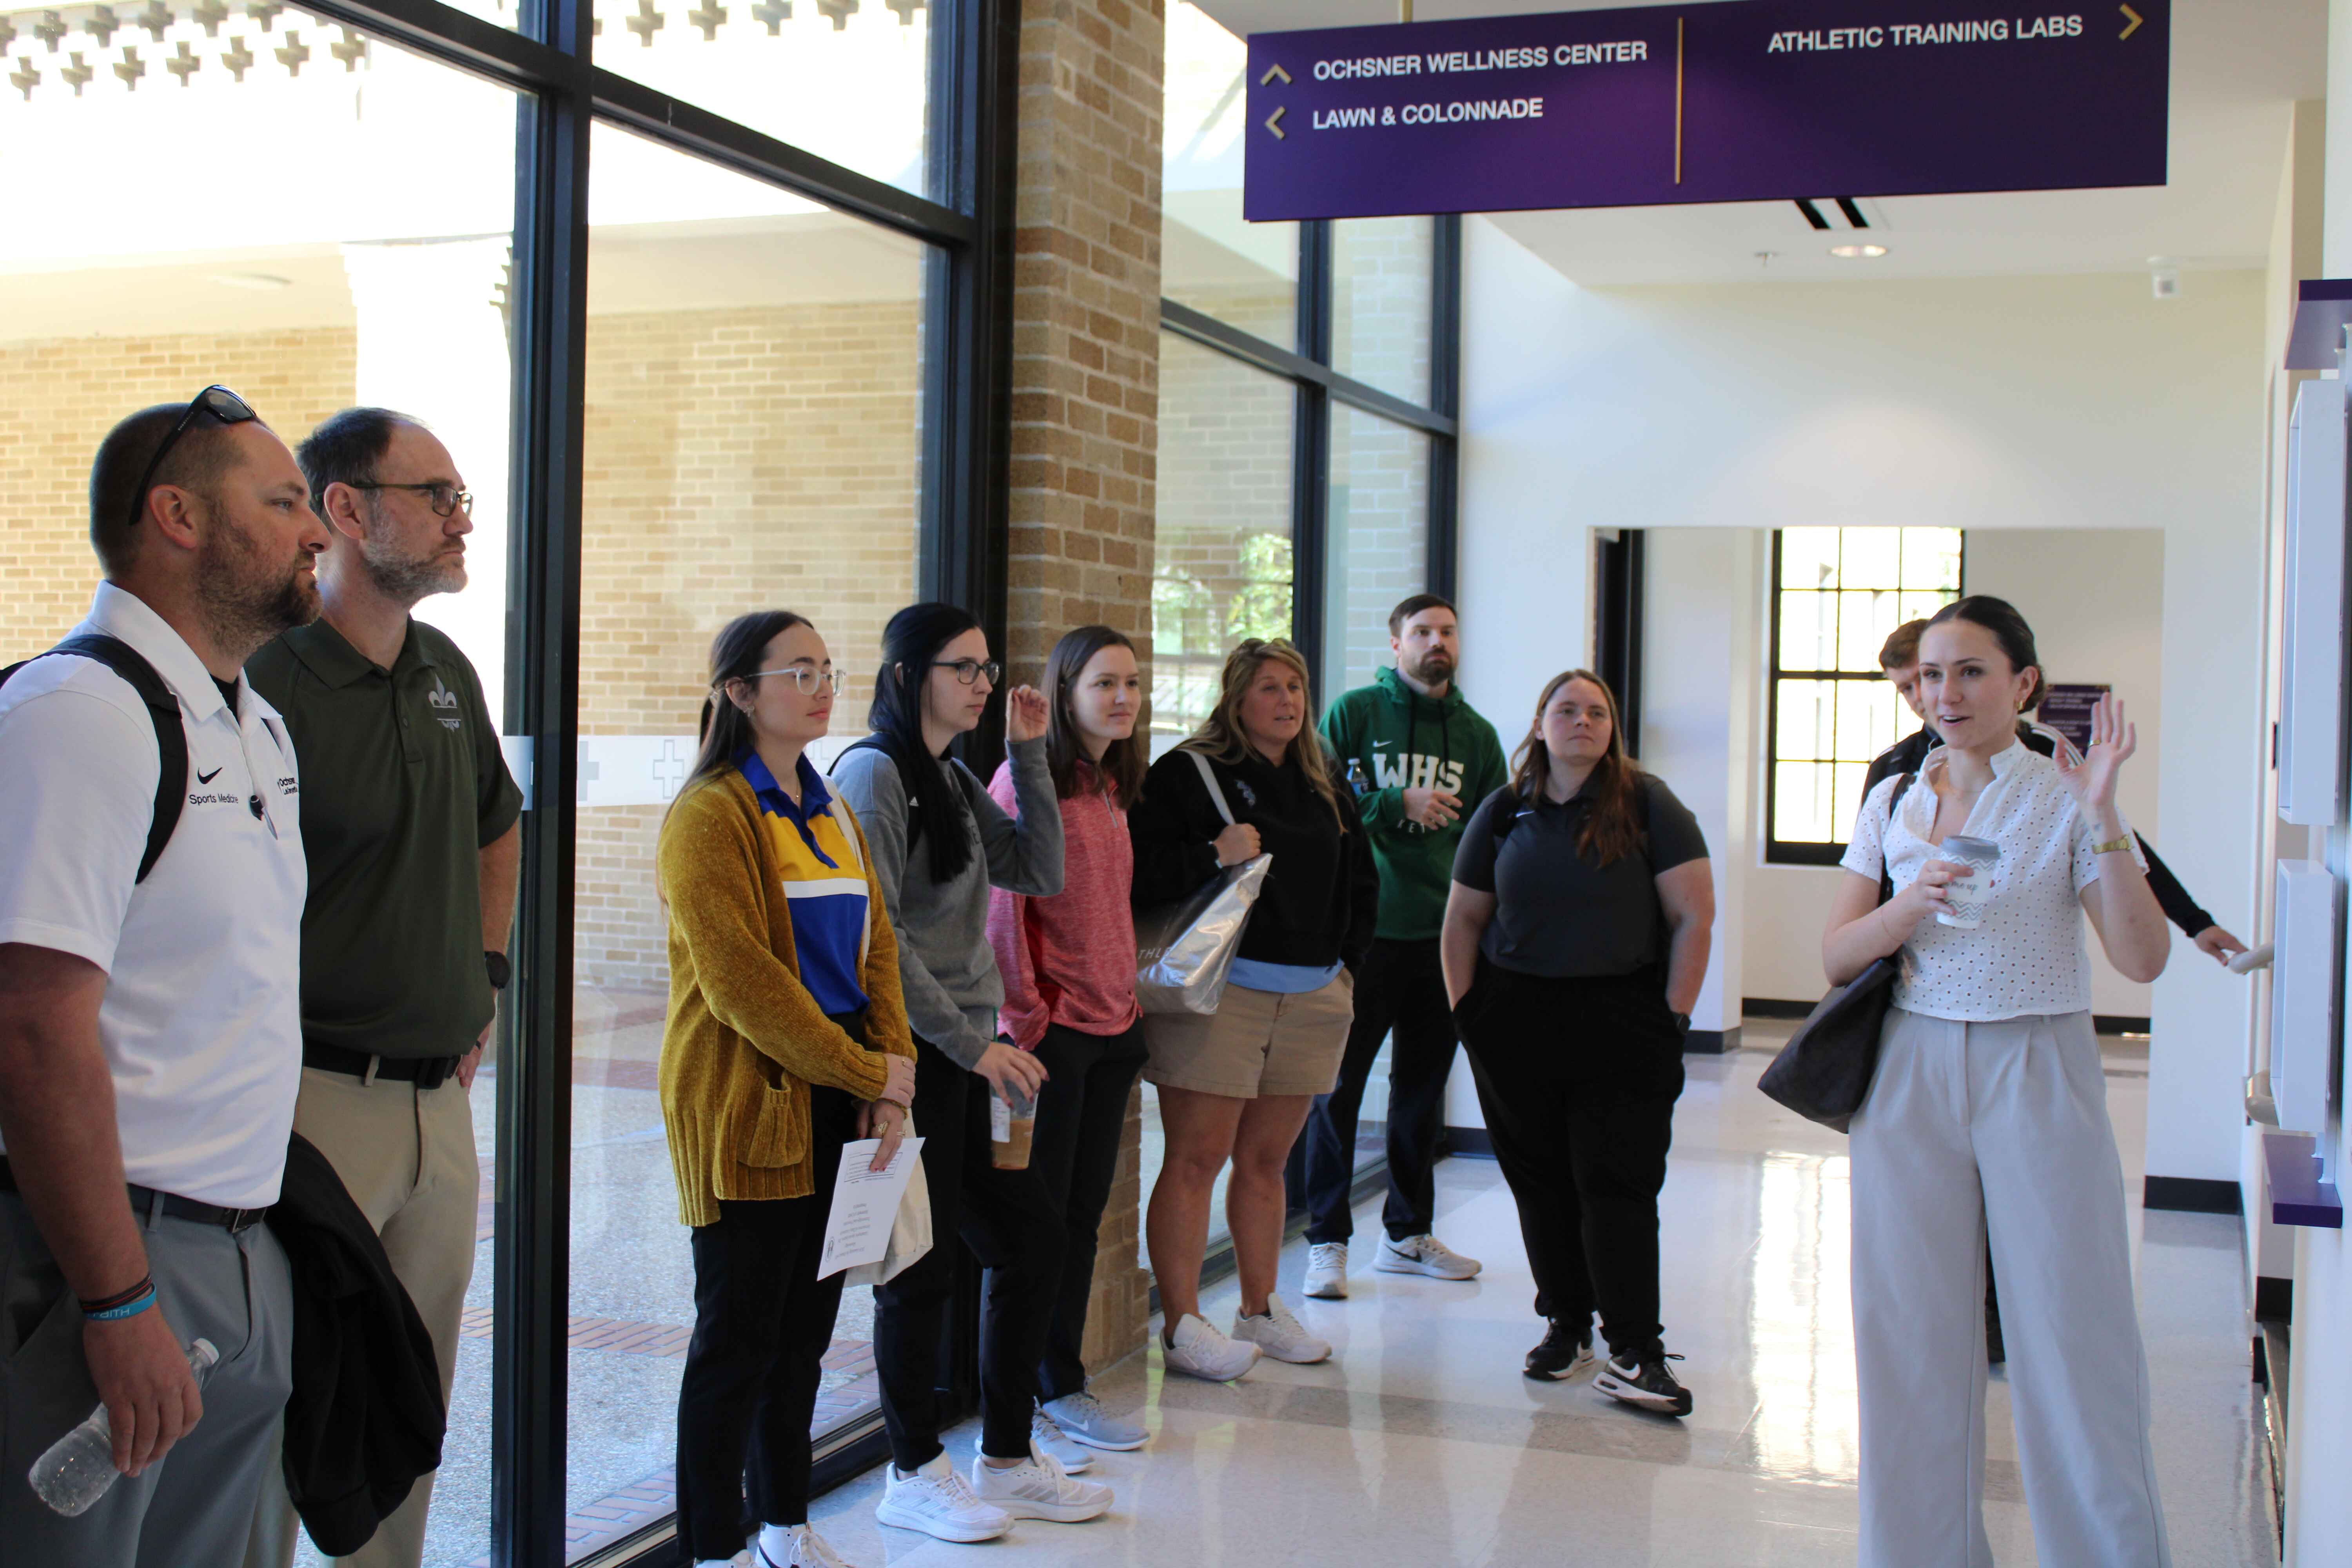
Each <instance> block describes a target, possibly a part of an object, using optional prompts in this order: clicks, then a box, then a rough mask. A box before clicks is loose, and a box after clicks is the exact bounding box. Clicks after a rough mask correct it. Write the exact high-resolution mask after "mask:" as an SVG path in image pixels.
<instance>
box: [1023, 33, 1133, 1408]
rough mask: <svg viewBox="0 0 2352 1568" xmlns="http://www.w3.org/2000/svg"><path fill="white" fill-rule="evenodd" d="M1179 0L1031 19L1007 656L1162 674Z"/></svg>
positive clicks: (1129, 1186)
mask: <svg viewBox="0 0 2352 1568" xmlns="http://www.w3.org/2000/svg"><path fill="white" fill-rule="evenodd" d="M1166 49H1167V18H1166V14H1165V10H1164V7H1163V6H1162V5H1161V4H1160V0H1149V3H1145V4H1134V3H1130V0H1024V5H1023V6H1022V25H1021V86H1020V108H1019V119H1020V146H1019V158H1020V172H1019V184H1018V191H1017V194H1016V196H1015V201H1016V225H1017V230H1016V237H1015V247H1016V259H1015V264H1014V265H1015V271H1014V279H1013V290H1014V299H1013V447H1012V459H1013V490H1012V498H1011V513H1012V528H1011V540H1010V562H1009V576H1010V579H1011V583H1012V593H1011V599H1010V604H1009V605H1008V610H1009V614H1008V616H1007V623H1008V626H1009V628H1010V629H1009V637H1010V642H1011V646H1010V647H1009V648H1008V650H1007V657H1008V658H1009V659H1010V661H1011V663H1012V667H1013V671H1014V674H1015V675H1016V677H1017V678H1019V679H1034V678H1035V676H1036V674H1037V672H1038V669H1039V667H1040V664H1041V663H1042V660H1043V658H1044V655H1045V652H1046V650H1047V649H1048V648H1050V647H1052V646H1053V642H1054V639H1055V637H1059V636H1060V635H1061V633H1062V632H1063V631H1065V630H1066V629H1067V628H1069V627H1070V626H1076V625H1080V624H1083V623H1086V622H1089V621H1100V622H1104V623H1106V624H1108V625H1110V626H1117V627H1118V628H1119V629H1120V630H1122V631H1124V632H1126V633H1128V634H1129V636H1131V637H1134V638H1135V639H1136V644H1137V647H1138V648H1139V650H1140V651H1141V652H1142V653H1143V654H1144V656H1145V658H1146V659H1147V660H1148V659H1149V658H1150V648H1151V642H1150V633H1151V574H1152V564H1151V560H1152V542H1153V514H1154V509H1155V506H1156V504H1157V479H1158V468H1157V465H1158V434H1157V429H1156V422H1157V419H1158V416H1159V393H1160V111H1161V98H1160V93H1161V89H1160V81H1161V65H1162V62H1163V60H1164V58H1165V56H1166ZM1140 1103H1141V1101H1140V1098H1139V1097H1138V1098H1137V1099H1136V1100H1133V1101H1131V1102H1130V1104H1129V1112H1128V1128H1127V1136H1126V1139H1125V1146H1124V1148H1123V1149H1122V1151H1121V1153H1120V1156H1119V1171H1118V1179H1117V1182H1116V1184H1114V1186H1113V1187H1112V1190H1111V1198H1110V1205H1109V1207H1108V1209H1107V1210H1106V1212H1105V1214H1104V1216H1103V1227H1102V1236H1101V1253H1100V1256H1099V1258H1098V1260H1097V1264H1096V1268H1095V1282H1094V1300H1093V1305H1092V1308H1091V1310H1090V1311H1089V1314H1088V1317H1087V1341H1086V1356H1087V1363H1088V1364H1089V1365H1093V1366H1099V1365H1102V1364H1104V1363H1108V1362H1111V1361H1115V1360H1117V1359H1118V1357H1120V1356H1122V1355H1125V1354H1127V1353H1128V1352H1130V1351H1133V1350H1136V1349H1138V1348H1139V1347H1140V1346H1141V1345H1142V1343H1143V1340H1144V1334H1145V1325H1146V1322H1147V1320H1148V1318H1149V1297H1148V1294H1147V1289H1148V1285H1149V1278H1148V1277H1147V1276H1146V1275H1145V1274H1144V1273H1143V1271H1142V1270H1141V1269H1140V1268H1137V1267H1136V1260H1137V1258H1138V1257H1139V1252H1140V1247H1139V1235H1138V1220H1139V1214H1140V1199H1141V1192H1140V1184H1141V1177H1140V1173H1139V1165H1138V1161H1137V1151H1138V1149H1139V1145H1140V1142H1141V1130H1142V1121H1141V1115H1140V1111H1139V1106H1140Z"/></svg>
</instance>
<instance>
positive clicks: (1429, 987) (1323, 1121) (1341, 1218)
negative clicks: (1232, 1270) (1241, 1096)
mask: <svg viewBox="0 0 2352 1568" xmlns="http://www.w3.org/2000/svg"><path fill="white" fill-rule="evenodd" d="M1389 647H1391V649H1392V650H1394V652H1395V654H1396V668H1393V669H1383V670H1381V672H1380V678H1379V679H1377V680H1376V681H1374V682H1373V683H1372V684H1371V685H1370V686H1362V687H1358V688H1357V689H1355V690H1353V691H1349V692H1346V693H1343V694H1342V695H1341V696H1340V697H1339V700H1337V701H1335V702H1333V703H1332V704H1331V706H1330V709H1329V710H1328V711H1327V712H1326V713H1325V714H1324V716H1323V739H1324V740H1325V742H1328V744H1329V746H1330V748H1331V752H1332V754H1333V755H1334V756H1335V757H1336V758H1337V759H1338V760H1339V767H1340V769H1341V771H1342V772H1344V773H1346V774H1347V775H1348V780H1349V784H1352V785H1353V786H1354V787H1355V790H1356V795H1357V797H1358V804H1359V805H1360V809H1361V811H1362V814H1363V819H1364V828H1365V831H1366V832H1367V833H1368V834H1369V835H1370V838H1371V845H1372V858H1373V859H1374V860H1375V861H1376V862H1377V863H1378V864H1379V866H1380V872H1381V918H1380V928H1379V932H1378V938H1377V940H1376V941H1375V942H1373V943H1372V952H1371V956H1370V958H1368V959H1366V960H1365V962H1364V963H1363V964H1362V965H1361V966H1360V968H1359V969H1358V971H1357V973H1356V1021H1355V1023H1354V1025H1353V1026H1351V1027H1350V1028H1349V1033H1348V1054H1347V1057H1346V1059H1345V1060H1344V1061H1343V1062H1342V1063H1341V1064H1340V1068H1339V1085H1338V1087H1337V1088H1335V1089H1332V1091H1331V1092H1330V1093H1328V1094H1325V1095H1318V1096H1317V1097H1316V1100H1315V1109H1314V1110H1313V1111H1312V1112H1311V1113H1310V1114H1309V1115H1308V1116H1307V1213H1308V1215H1309V1223H1308V1225H1307V1241H1308V1243H1309V1247H1308V1259H1307V1295H1309V1296H1318V1297H1321V1298H1322V1299H1324V1300H1339V1299H1341V1298H1343V1297H1345V1296H1346V1295H1347V1294H1348V1239H1349V1237H1350V1236H1351V1235H1353V1234H1354V1231H1355V1216H1354V1215H1353V1214H1352V1213H1351V1212H1350V1211H1349V1203H1348V1195H1349V1187H1350V1186H1351V1185H1352V1184H1353V1182H1354V1179H1355V1174H1356V1114H1357V1111H1358V1110H1359V1109H1360V1107H1361V1105H1362V1103H1363V1099H1364V1081H1365V1079H1368V1078H1370V1076H1371V1070H1372V1058H1374V1057H1376V1056H1378V1055H1379V1054H1380V1049H1381V1039H1382V1038H1383V1037H1386V1036H1387V1035H1388V1034H1389V1032H1390V1030H1391V1028H1393V1029H1394V1030H1395V1035H1396V1038H1395V1044H1394V1047H1393V1048H1392V1049H1391V1052H1390V1056H1389V1110H1388V1145H1389V1195H1388V1203H1387V1205H1386V1207H1385V1209H1384V1210H1383V1212H1382V1215H1381V1219H1382V1222H1383V1226H1384V1228H1385V1229H1386V1231H1387V1235H1386V1236H1385V1237H1382V1239H1381V1248H1380V1256H1379V1257H1378V1258H1375V1259H1374V1260H1373V1264H1372V1267H1373V1268H1379V1269H1384V1270H1386V1271H1387V1272H1389V1273H1392V1274H1422V1275H1427V1276H1429V1277H1430V1278H1432V1279H1471V1278H1473V1277H1474V1276H1475V1275H1476V1274H1477V1272H1478V1269H1479V1264H1478V1262H1477V1260H1476V1259H1475V1258H1465V1257H1463V1256H1462V1255H1461V1254H1459V1253H1457V1252H1454V1250H1453V1249H1451V1248H1450V1247H1446V1246H1445V1244H1444V1243H1443V1242H1441V1241H1439V1240H1438V1239H1437V1237H1434V1236H1433V1235H1432V1234H1430V1232H1431V1229H1432V1224H1433V1213H1432V1211H1433V1208H1434V1207H1435V1204H1436V1188H1435V1180H1434V1177H1433V1173H1432V1168H1433V1166H1434V1165H1435V1164H1436V1163H1437V1140H1438V1136H1439V1134H1440V1133H1441V1132H1442V1131H1444V1125H1445V1079H1446V1077H1447V1075H1448V1074H1450V1073H1451V1072H1452V1071H1453V1069H1454V1044H1455V1040H1454V1015H1453V1012H1452V1010H1451V1009H1450V1008H1448V1007H1447V1006H1446V1004H1445V977H1444V973H1443V972H1442V971H1441V970H1440V969H1439V967H1438V962H1437V933H1438V930H1439V928H1440V927H1441V926H1442V925H1444V920H1445V895H1446V891H1447V887H1448V884H1449V883H1450V882H1451V881H1452V880H1453V876H1454V845H1455V843H1456V842H1457V841H1459V840H1460V838H1461V837H1462V824H1463V821H1464V819H1465V818H1466V817H1467V816H1469V814H1470V811H1471V809H1472V808H1473V807H1474V806H1475V805H1477V804H1478V803H1479V802H1480V801H1482V800H1484V799H1486V796H1487V795H1490V794H1492V793H1493V792H1494V791H1496V790H1497V789H1499V788H1501V787H1502V785H1503V783H1504V779H1505V771H1504V763H1503V747H1502V743H1501V742H1499V741H1498V740H1496V737H1495V727H1494V726H1493V725H1492V724H1489V723H1487V722H1486V720H1484V719H1482V718H1480V717H1479V716H1478V715H1477V713H1476V712H1475V711H1474V710H1472V709H1471V707H1470V705H1469V704H1468V703H1467V702H1465V701H1464V700H1462V693H1461V692H1460V691H1459V690H1458V689H1456V688H1455V686H1454V670H1455V667H1456V665H1457V664H1458V663H1459V661H1460V655H1461V630H1460V627H1459V626H1458V624H1457V623H1456V621H1455V619H1454V606H1453V605H1450V604H1448V603H1446V602H1445V601H1444V599H1441V598H1439V597H1438V596H1437V595H1434V594H1415V595H1413V596H1412V597H1411V598H1409V599H1407V600H1405V601H1404V602H1403V603H1402V604H1401V605H1398V606H1397V607H1396V608H1395V609H1393V610H1391V611H1390V612H1389Z"/></svg>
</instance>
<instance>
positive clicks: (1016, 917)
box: [988, 626, 1147, 1467]
mask: <svg viewBox="0 0 2352 1568" xmlns="http://www.w3.org/2000/svg"><path fill="white" fill-rule="evenodd" d="M1045 703H1046V708H1047V710H1048V714H1049V717H1048V720H1047V728H1046V731H1045V754H1046V758H1047V761H1048V763H1049V764H1050V765H1051V767H1052V769H1053V774H1054V793H1055V795H1057V796H1058V797H1059V799H1060V805H1061V809H1062V841H1063V879H1062V890H1061V891H1060V892H1058V893H1056V894H1055V895H1053V896H1052V897H1051V898H1030V897H1024V896H1023V895H1021V894H1018V893H1009V892H1006V891H1004V890H1003V889H992V890H991V891H990V894H989V904H988V941H989V945H990V946H991V947H992V948H993V949H995V952H996V967H997V971H998V973H1001V974H1003V977H1004V1006H1003V1014H1002V1016H1001V1019H1000V1023H1001V1026H1002V1027H1003V1031H1004V1033H1005V1034H1007V1035H1009V1036H1011V1037H1012V1038H1013V1044H1015V1045H1016V1046H1019V1047H1021V1048H1022V1049H1023V1050H1025V1051H1034V1052H1035V1053H1036V1055H1037V1058H1038V1060H1039V1061H1040V1062H1041V1063H1043V1064H1044V1065H1045V1070H1046V1072H1047V1073H1048V1074H1049V1075H1050V1076H1049V1077H1047V1079H1045V1087H1044V1088H1043V1089H1040V1090H1039V1091H1038V1095H1037V1130H1036V1133H1035V1135H1034V1140H1033V1142H1032V1143H1031V1152H1030V1156H1029V1163H1030V1168H1031V1169H1033V1170H1034V1171H1035V1172H1037V1173H1038V1175H1039V1177H1040V1178H1041V1179H1042V1181H1043V1182H1044V1184H1045V1189H1046V1191H1047V1192H1048V1193H1050V1194H1052V1196H1053V1198H1054V1200H1055V1203H1056V1204H1057V1205H1059V1206H1060V1208H1061V1210H1062V1215H1063V1219H1064V1223H1065V1225H1066V1227H1067V1232H1068V1243H1067V1250H1066V1252H1065V1253H1064V1255H1063V1265H1062V1283H1061V1289H1060V1296H1059V1300H1057V1302H1056V1303H1055V1309H1054V1321H1053V1327H1052V1330H1051V1332H1050V1333H1049V1335H1048V1337H1047V1339H1046V1342H1045V1360H1044V1362H1043V1363H1040V1365H1039V1366H1038V1369H1037V1396H1038V1399H1039V1401H1040V1402H1041V1404H1042V1405H1043V1407H1044V1411H1045V1417H1046V1419H1045V1421H1044V1422H1041V1423H1040V1424H1039V1427H1038V1436H1039V1440H1040V1441H1041V1442H1043V1443H1045V1444H1046V1445H1047V1446H1048V1447H1052V1448H1054V1449H1055V1458H1059V1459H1061V1460H1062V1461H1063V1463H1064V1464H1065V1466H1066V1467H1067V1466H1070V1464H1071V1462H1072V1461H1073V1460H1074V1459H1075V1460H1077V1461H1080V1462H1081V1463H1082V1462H1083V1461H1084V1459H1085V1457H1086V1455H1085V1450H1086V1448H1087V1447H1094V1448H1111V1449H1130V1448H1140V1447H1143V1444H1144V1441H1145V1438H1146V1436H1147V1434H1146V1433H1145V1431H1144V1429H1143V1428H1142V1427H1141V1426H1137V1425H1136V1424H1135V1423H1134V1422H1132V1421H1128V1420H1122V1419H1120V1418H1119V1417H1118V1416H1115V1415H1112V1414H1111V1413H1110V1412H1109V1411H1108V1410H1106V1409H1105V1408H1104V1407H1103V1405H1102V1404H1101V1403H1100V1402H1099V1401H1098V1400H1097V1399H1096V1398H1095V1396H1094V1395H1093V1394H1089V1393H1087V1373H1086V1365H1085V1363H1084V1362H1083V1361H1081V1360H1080V1358H1079V1351H1078V1347H1079V1345H1080V1344H1081V1342H1083V1341H1084V1340H1085V1338H1086V1329H1087V1297H1088V1295H1089V1294H1090V1292H1091V1291H1092V1289H1093V1285H1094V1270H1095V1236H1096V1233H1097V1230H1098V1229H1099V1228H1100V1227H1101V1225H1102V1215H1103V1205H1105V1204H1106V1203H1108V1201H1109V1198H1110V1186H1111V1179H1112V1176H1113V1174H1114V1173H1116V1171H1117V1169H1118V1143H1119V1132H1120V1130H1121V1129H1122V1128H1123V1127H1124V1126H1125V1125H1126V1121H1127V1102H1128V1099H1129V1095H1130V1094H1131V1093H1132V1092H1133V1090H1134V1089H1135V1080H1136V1077H1137V1075H1138V1074H1139V1072H1141V1070H1142V1068H1143V1060H1144V1047H1143V1026H1142V1019H1143V1011H1142V1009H1141V1008H1140V1007H1139V1006H1138V1005H1136V1000H1135V920H1134V916H1133V914H1132V912H1131V911H1130V910H1129V904H1128V892H1129V886H1130V884H1131V883H1132V882H1133V880H1134V871H1135V856H1134V852H1133V850H1132V849H1131V848H1130V847H1129V844H1128V837H1127V808H1128V807H1129V806H1130V805H1133V804H1134V803H1135V801H1136V798H1137V797H1138V795H1140V793H1141V791H1142V787H1143V773H1144V764H1145V762H1146V757H1145V753H1144V742H1143V740H1142V738H1141V737H1140V736H1139V735H1137V734H1136V732H1135V726H1136V721H1137V720H1138V719H1139V717H1140V716H1141V714H1142V711H1143V679H1142V676H1141V674H1140V672H1139V669H1138V667H1137V664H1136V658H1135V647H1134V645H1133V644H1131V643H1129V641H1128V639H1127V638H1126V637H1123V636H1121V635H1120V634H1119V633H1118V632H1116V631H1113V630H1112V629H1111V628H1110V627H1108V626H1080V627H1078V628H1077V629H1076V631H1073V632H1071V633H1069V634H1068V635H1067V636H1066V637H1063V638H1062V640H1061V641H1060V642H1057V643H1055V645H1054V651H1053V654H1052V655H1051V657H1050V658H1048V659H1047V661H1046V669H1045ZM989 793H990V794H991V795H993V796H995V798H996V802H997V804H998V805H1002V806H1003V808H1004V809H1005V810H1006V811H1008V812H1014V813H1016V814H1017V811H1018V803H1017V801H1016V800H1015V798H1014V795H1013V775H1012V773H1011V772H1010V771H1009V768H999V769H998V770H997V773H996V778H995V780H994V781H993V782H992V784H990V785H989ZM1057 1436H1058V1438H1059V1439H1060V1441H1058V1442H1056V1441H1055V1438H1056V1437H1057ZM1073 1445H1083V1446H1084V1447H1075V1446H1073Z"/></svg>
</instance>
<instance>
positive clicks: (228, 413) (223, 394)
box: [130, 385, 261, 528]
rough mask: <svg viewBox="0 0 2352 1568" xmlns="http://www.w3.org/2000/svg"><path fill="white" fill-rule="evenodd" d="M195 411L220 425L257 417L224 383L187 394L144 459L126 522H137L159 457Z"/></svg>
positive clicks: (160, 464)
mask: <svg viewBox="0 0 2352 1568" xmlns="http://www.w3.org/2000/svg"><path fill="white" fill-rule="evenodd" d="M199 414H209V415H211V416H213V417H214V418H215V419H217V420H219V421H220V422H221V423H222V424H224V425H242V424H244V423H246V421H247V420H249V419H258V418H260V417H261V416H260V415H258V414H256V413H255V412H254V411H253V405H251V404H250V403H247V401H246V400H245V399H244V398H242V397H239V396H238V395H236V393H234V392H231V391H230V390H229V389H228V388H227V387H226V386H220V385H213V386H207V387H205V389H204V390H203V391H202V392H199V393H197V394H196V395H195V396H194V397H192V398H190V399H189V400H188V406H187V408H186V409H185V410H184V411H183V412H182V414H181V415H180V420H179V423H178V424H176V425H174V426H172V433H171V434H170V435H169V436H166V437H163V445H162V446H160V447H156V448H155V455H154V456H153V457H152V458H149V459H148V460H147V471H146V472H145V473H143V474H142V475H140V476H139V488H138V489H134V490H132V491H131V518H130V526H131V527H133V528H136V527H138V526H139V520H140V518H141V517H142V516H143V515H145V513H146V510H147V492H148V490H149V489H151V488H152V487H153V485H154V483H155V475H156V474H157V472H158V471H160V470H161V469H162V468H163V459H164V458H167V457H169V456H170V455H171V451H172V448H173V447H175V446H177V445H178V444H179V440H180V437H182V436H183V435H184V434H185V433H186V431H187V428H188V426H190V425H192V424H194V423H195V418H196V416H197V415H199Z"/></svg>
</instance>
